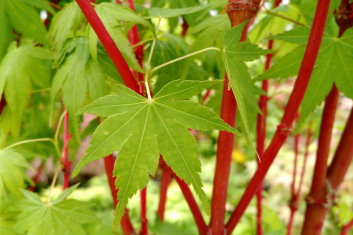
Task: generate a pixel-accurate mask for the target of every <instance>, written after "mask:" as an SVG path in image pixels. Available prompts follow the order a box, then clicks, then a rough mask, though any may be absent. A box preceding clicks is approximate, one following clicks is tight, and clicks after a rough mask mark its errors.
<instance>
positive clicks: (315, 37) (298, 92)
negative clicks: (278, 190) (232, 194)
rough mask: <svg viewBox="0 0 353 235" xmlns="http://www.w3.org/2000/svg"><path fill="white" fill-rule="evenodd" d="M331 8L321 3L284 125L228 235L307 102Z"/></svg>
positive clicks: (237, 210)
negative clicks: (307, 89)
mask: <svg viewBox="0 0 353 235" xmlns="http://www.w3.org/2000/svg"><path fill="white" fill-rule="evenodd" d="M329 6H330V0H321V1H318V4H317V9H316V12H315V18H314V22H313V26H312V28H311V32H310V36H309V40H308V44H307V47H306V51H305V55H304V59H303V61H302V64H301V67H300V70H299V74H298V78H297V80H296V82H295V85H294V89H293V92H292V94H291V96H290V98H289V101H288V105H287V107H286V109H285V112H284V115H283V118H282V121H281V123H280V125H278V127H277V131H276V133H275V135H274V137H273V138H272V141H271V143H270V145H269V147H268V148H267V150H266V151H265V153H264V155H263V156H262V157H261V159H262V161H261V163H260V165H259V168H258V170H257V171H256V173H255V175H254V176H253V178H252V180H251V181H250V183H249V184H248V187H247V188H246V190H245V193H244V194H243V196H242V198H241V199H240V202H239V204H238V206H237V207H236V209H235V211H234V212H233V214H232V215H231V218H230V220H229V222H228V223H227V226H226V227H227V233H228V234H230V233H231V232H232V231H233V230H234V228H235V226H236V225H237V224H238V222H239V220H240V218H241V216H242V215H243V213H244V211H245V209H246V208H247V206H248V205H249V203H250V201H251V199H252V197H253V196H254V195H255V194H256V192H257V189H258V187H259V185H260V184H261V182H262V181H263V179H264V177H265V175H266V173H267V171H268V169H269V168H270V166H271V164H272V162H273V160H274V159H275V157H276V155H277V153H278V151H279V150H280V148H281V147H282V145H283V144H284V142H285V140H286V139H287V137H288V136H289V134H290V132H291V127H292V124H293V122H294V119H295V117H296V114H297V112H298V109H299V106H300V104H301V102H302V100H303V97H304V94H305V91H306V88H307V86H308V83H309V80H310V76H311V74H312V71H313V68H314V65H315V61H316V57H317V54H318V52H319V48H320V45H321V41H322V36H323V32H324V28H325V24H326V19H327V15H328V9H329Z"/></svg>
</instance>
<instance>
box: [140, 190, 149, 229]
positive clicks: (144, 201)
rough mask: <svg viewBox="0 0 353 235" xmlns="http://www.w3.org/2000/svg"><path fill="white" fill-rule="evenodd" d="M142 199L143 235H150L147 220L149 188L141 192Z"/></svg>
mask: <svg viewBox="0 0 353 235" xmlns="http://www.w3.org/2000/svg"><path fill="white" fill-rule="evenodd" d="M140 199H141V202H140V203H141V216H140V219H141V232H140V234H141V235H148V220H147V187H145V188H144V189H142V190H141V192H140Z"/></svg>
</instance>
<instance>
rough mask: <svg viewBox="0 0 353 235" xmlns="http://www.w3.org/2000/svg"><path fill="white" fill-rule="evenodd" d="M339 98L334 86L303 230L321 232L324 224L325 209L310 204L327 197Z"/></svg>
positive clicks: (324, 116) (322, 127)
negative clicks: (332, 140)
mask: <svg viewBox="0 0 353 235" xmlns="http://www.w3.org/2000/svg"><path fill="white" fill-rule="evenodd" d="M338 98H339V91H338V89H337V88H336V86H334V87H333V88H332V90H331V92H330V94H329V95H328V96H327V98H326V101H325V107H324V110H323V113H322V121H321V126H320V134H319V140H318V148H317V153H316V162H315V168H314V175H313V179H312V184H311V189H310V193H309V195H308V197H307V198H308V200H307V209H306V212H305V220H304V225H303V230H304V229H305V230H308V231H317V230H318V231H321V227H322V223H323V222H319V221H320V218H323V217H322V216H321V214H322V211H323V209H324V208H323V207H322V206H321V205H319V204H316V203H310V201H320V200H321V199H322V198H325V196H326V173H327V161H328V158H329V153H330V146H331V138H332V129H333V125H334V121H335V115H336V110H337V105H338ZM315 218H318V219H319V220H317V222H315V221H313V220H316V219H315Z"/></svg>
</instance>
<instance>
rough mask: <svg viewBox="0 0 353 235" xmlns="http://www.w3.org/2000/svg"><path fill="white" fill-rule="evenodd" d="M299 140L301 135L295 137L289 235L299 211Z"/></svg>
mask: <svg viewBox="0 0 353 235" xmlns="http://www.w3.org/2000/svg"><path fill="white" fill-rule="evenodd" d="M299 138H300V135H299V134H296V135H295V136H294V161H293V175H292V183H291V187H290V194H291V199H290V202H289V209H290V215H289V222H288V225H287V235H288V234H290V233H291V231H292V227H293V222H294V214H295V211H296V210H297V208H298V207H297V206H294V204H295V202H296V196H297V195H296V193H295V182H296V179H297V165H298V155H299Z"/></svg>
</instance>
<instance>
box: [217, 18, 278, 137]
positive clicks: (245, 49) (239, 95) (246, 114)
mask: <svg viewBox="0 0 353 235" xmlns="http://www.w3.org/2000/svg"><path fill="white" fill-rule="evenodd" d="M244 26H245V23H243V24H240V25H238V26H236V27H234V28H231V29H230V30H228V31H227V32H226V33H225V35H224V38H223V50H222V58H223V62H224V65H225V68H226V71H227V74H228V77H229V85H230V87H231V88H232V90H233V93H234V96H235V99H236V101H237V106H238V110H239V114H240V119H241V121H242V124H243V125H242V129H243V132H244V135H245V137H246V138H247V139H248V141H249V142H251V141H250V140H249V132H250V129H251V123H255V122H252V121H251V120H255V116H256V113H257V110H258V108H257V103H256V99H254V97H255V89H254V84H253V82H252V80H251V77H250V74H249V71H248V67H247V66H246V64H245V62H247V61H253V60H255V59H258V58H259V57H260V56H261V55H264V54H267V53H269V52H271V51H270V50H264V49H261V48H259V47H258V46H256V45H254V44H251V43H250V42H248V41H243V42H239V40H240V37H241V34H242V31H243V28H244Z"/></svg>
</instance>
